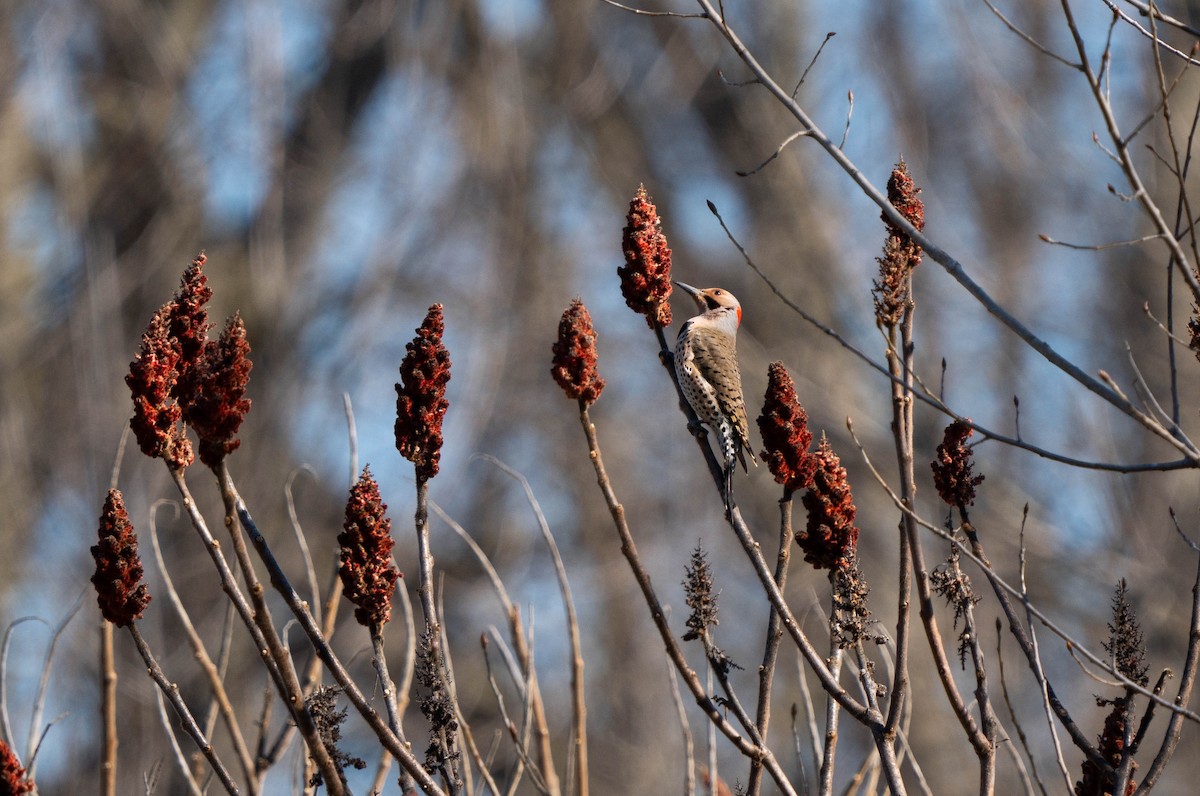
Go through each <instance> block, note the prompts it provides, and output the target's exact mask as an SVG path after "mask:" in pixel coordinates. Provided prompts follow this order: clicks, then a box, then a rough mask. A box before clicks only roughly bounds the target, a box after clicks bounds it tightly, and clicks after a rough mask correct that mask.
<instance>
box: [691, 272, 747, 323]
mask: <svg viewBox="0 0 1200 796" xmlns="http://www.w3.org/2000/svg"><path fill="white" fill-rule="evenodd" d="M675 284H676V285H678V286H679V289H680V290H682V291H683V292H685V293H687V294H688V295H689V296H691V297H692V300H693V301H695V302H696V307H697V309H699V310H700V313H701V314H702V315H713V314H716V313H725V312H733V313H734V314H735V315H736V316H737V322H738V325H739V326H740V325H741V323H742V305H741V304H740V303H738V300H737V297H736V296H734V295H733V294H732V293H730V292H729V291H728V290H725V289H724V288H719V287H706V288H703V289H701V288H698V287H692V286H691V285H687V284H684V283H683V282H676V283H675Z"/></svg>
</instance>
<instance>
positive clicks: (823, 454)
mask: <svg viewBox="0 0 1200 796" xmlns="http://www.w3.org/2000/svg"><path fill="white" fill-rule="evenodd" d="M812 457H813V460H814V464H815V466H814V471H813V479H812V486H811V487H810V488H809V490H808V491H807V492H805V493H804V497H803V498H802V499H801V502H802V503H803V504H804V508H805V509H807V510H808V523H807V525H806V526H805V528H804V530H803V531H800V532H798V533H797V534H796V541H797V542H798V543H799V544H800V548H801V549H802V550H803V551H804V560H805V561H807V562H808V563H810V564H812V565H813V567H814V568H816V569H829V570H838V569H842V568H844V567H848V566H851V565H853V563H854V560H855V558H856V553H857V549H858V528H857V527H856V526H855V524H854V517H855V515H856V514H857V513H858V510H857V509H856V508H855V507H854V497H853V495H852V494H851V493H850V483H849V481H847V479H846V470H845V468H844V467H842V463H841V460H840V459H838V456H837V454H836V453H834V452H833V448H832V447H831V446H830V445H829V440H827V439H825V438H824V437H822V438H821V442H820V444H819V445H818V446H817V450H816V452H815V453H814V454H812Z"/></svg>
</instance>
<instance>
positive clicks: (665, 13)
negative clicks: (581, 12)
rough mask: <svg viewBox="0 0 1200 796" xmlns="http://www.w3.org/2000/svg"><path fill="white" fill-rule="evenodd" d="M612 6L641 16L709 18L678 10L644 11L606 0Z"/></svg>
mask: <svg viewBox="0 0 1200 796" xmlns="http://www.w3.org/2000/svg"><path fill="white" fill-rule="evenodd" d="M604 2H605V3H607V4H608V5H610V6H613V7H614V8H619V9H621V10H622V11H628V12H629V13H630V14H637V15H638V16H639V17H678V18H679V19H707V17H706V16H705V15H704V14H681V13H680V12H678V11H643V10H642V9H640V8H633V7H632V6H627V5H622V4H621V3H618V2H617V1H616V0H604Z"/></svg>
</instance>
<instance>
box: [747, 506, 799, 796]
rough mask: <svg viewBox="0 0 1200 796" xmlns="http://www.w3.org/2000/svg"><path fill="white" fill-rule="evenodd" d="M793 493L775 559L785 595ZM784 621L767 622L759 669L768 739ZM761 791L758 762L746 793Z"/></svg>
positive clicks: (762, 729) (763, 731)
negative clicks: (773, 689)
mask: <svg viewBox="0 0 1200 796" xmlns="http://www.w3.org/2000/svg"><path fill="white" fill-rule="evenodd" d="M792 535H793V531H792V493H791V490H789V489H786V488H785V489H784V492H783V497H782V498H781V499H780V501H779V553H778V554H777V555H776V558H775V583H776V584H778V586H779V590H780V591H783V590H784V587H785V586H786V585H787V572H788V559H789V558H790V557H791V550H792ZM781 625H782V620H781V619H780V618H779V612H777V611H776V610H775V609H774V608H772V609H771V613H770V616H769V618H768V620H767V638H766V643H765V644H764V648H763V658H762V663H761V664H759V667H758V711H757V714H756V716H755V725H756V727H757V729H758V736H759V738H762V739H766V737H767V730H768V728H769V726H770V722H771V685H772V682H773V680H774V677H775V665H776V662H777V661H778V660H779V643H780V641H781V640H782V639H783V628H782V626H781ZM761 787H762V764H761V763H759V762H758V761H751V763H750V777H749V781H748V783H747V785H746V792H747V793H748V794H750V796H758V793H759V790H760V788H761Z"/></svg>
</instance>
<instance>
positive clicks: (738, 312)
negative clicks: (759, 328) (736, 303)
mask: <svg viewBox="0 0 1200 796" xmlns="http://www.w3.org/2000/svg"><path fill="white" fill-rule="evenodd" d="M737 314H738V326H741V325H742V308H741V307H738V308H737Z"/></svg>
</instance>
